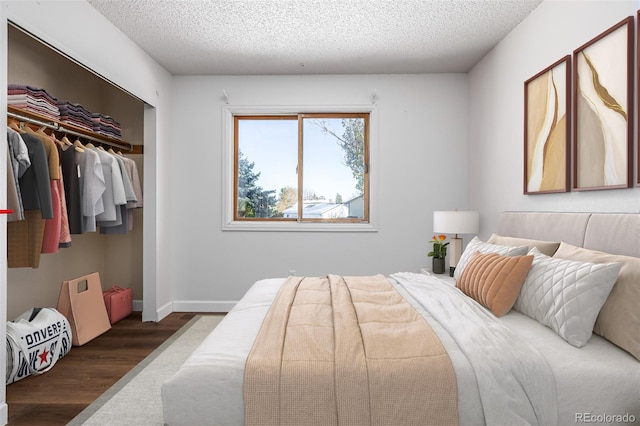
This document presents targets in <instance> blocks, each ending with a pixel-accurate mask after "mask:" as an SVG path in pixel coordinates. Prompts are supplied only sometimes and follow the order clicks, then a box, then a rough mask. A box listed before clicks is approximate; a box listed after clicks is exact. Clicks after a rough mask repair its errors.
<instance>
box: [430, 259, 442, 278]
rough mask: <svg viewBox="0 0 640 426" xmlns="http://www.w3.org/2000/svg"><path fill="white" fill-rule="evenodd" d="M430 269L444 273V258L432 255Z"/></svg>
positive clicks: (435, 272) (436, 272)
mask: <svg viewBox="0 0 640 426" xmlns="http://www.w3.org/2000/svg"><path fill="white" fill-rule="evenodd" d="M431 270H432V271H433V273H434V274H444V259H442V258H437V257H434V258H433V264H432V266H431Z"/></svg>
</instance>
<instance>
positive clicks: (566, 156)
mask: <svg viewBox="0 0 640 426" xmlns="http://www.w3.org/2000/svg"><path fill="white" fill-rule="evenodd" d="M570 132H571V56H570V55H566V56H565V57H563V58H561V59H559V60H558V61H556V62H554V63H553V64H551V65H549V66H548V67H547V68H545V69H543V70H542V71H540V72H539V73H537V74H536V75H534V76H533V77H531V78H529V79H528V80H526V81H525V82H524V191H523V192H524V194H525V195H531V194H545V193H558V192H568V191H570V176H571V159H570V148H571V144H570Z"/></svg>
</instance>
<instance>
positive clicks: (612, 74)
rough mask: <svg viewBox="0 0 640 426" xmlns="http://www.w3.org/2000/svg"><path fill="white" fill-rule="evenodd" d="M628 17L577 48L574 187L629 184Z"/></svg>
mask: <svg viewBox="0 0 640 426" xmlns="http://www.w3.org/2000/svg"><path fill="white" fill-rule="evenodd" d="M632 55H633V17H629V18H627V19H625V20H623V21H622V22H620V23H619V24H617V25H615V26H614V27H612V28H610V29H609V30H608V31H606V32H604V33H602V34H601V35H600V36H598V37H596V38H595V39H594V40H592V41H591V42H589V43H587V44H586V45H584V46H583V47H581V48H579V49H577V50H576V51H575V52H574V54H573V62H574V78H575V82H574V102H575V108H576V116H575V128H574V138H575V140H574V148H575V149H574V189H576V190H589V189H610V188H627V187H629V186H631V184H632V182H631V181H632V173H631V165H630V162H631V157H632V155H633V153H632V151H633V149H632V139H631V138H632V134H633V127H632V126H633V119H632V117H630V116H629V114H630V108H631V103H632V102H633V95H632V93H633V92H632V90H633V69H632V67H633V59H632V58H633V56H632Z"/></svg>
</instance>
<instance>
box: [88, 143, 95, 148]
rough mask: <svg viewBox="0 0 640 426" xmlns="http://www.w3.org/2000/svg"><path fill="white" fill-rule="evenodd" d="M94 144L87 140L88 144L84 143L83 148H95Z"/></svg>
mask: <svg viewBox="0 0 640 426" xmlns="http://www.w3.org/2000/svg"><path fill="white" fill-rule="evenodd" d="M95 147H96V146H95V145H94V144H92V143H91V142H89V143H88V144H86V145H85V148H95Z"/></svg>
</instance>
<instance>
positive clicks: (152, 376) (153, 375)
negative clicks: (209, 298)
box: [68, 314, 224, 426]
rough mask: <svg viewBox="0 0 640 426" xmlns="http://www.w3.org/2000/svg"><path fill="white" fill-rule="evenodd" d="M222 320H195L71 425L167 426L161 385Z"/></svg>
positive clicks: (216, 317) (202, 317)
mask: <svg viewBox="0 0 640 426" xmlns="http://www.w3.org/2000/svg"><path fill="white" fill-rule="evenodd" d="M222 318H224V314H215V315H199V316H196V317H194V318H192V319H191V320H190V321H189V322H188V323H187V324H185V325H184V326H183V327H182V328H181V329H180V330H178V331H177V332H176V333H175V334H173V335H172V336H171V337H170V338H169V339H168V340H167V341H165V342H164V343H163V344H162V345H160V346H159V347H158V348H157V349H156V350H155V351H153V352H152V353H151V354H149V356H147V357H146V358H145V359H144V360H142V361H141V362H140V363H139V364H138V365H136V366H135V367H134V368H133V369H132V370H131V371H130V372H129V373H127V374H126V375H125V376H124V377H122V378H121V379H120V380H119V381H118V382H116V383H115V384H114V385H113V386H111V387H110V388H109V389H108V390H107V391H106V392H105V393H103V394H102V395H101V396H100V397H99V398H98V399H97V400H95V401H94V402H93V403H92V404H91V405H89V406H88V407H87V408H85V409H84V410H83V411H82V412H81V413H80V414H78V415H77V416H76V417H75V418H74V419H73V420H72V421H71V422H69V423H68V424H69V425H72V426H73V425H96V426H107V425H108V426H119V425H123V426H125V425H126V426H131V425H136V426H162V425H164V419H163V417H162V399H161V396H160V387H161V386H162V383H163V382H164V381H165V380H167V379H169V378H170V377H171V376H172V375H173V374H174V373H175V372H176V371H178V369H179V368H180V366H181V365H182V364H183V363H184V361H185V360H186V359H187V358H188V357H189V355H191V353H192V352H193V351H194V350H195V349H196V348H197V347H198V346H199V345H200V343H201V342H202V341H203V340H204V338H205V337H207V336H208V335H209V333H210V332H211V330H213V329H214V328H215V327H216V325H218V323H219V322H220V321H221V320H222Z"/></svg>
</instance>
